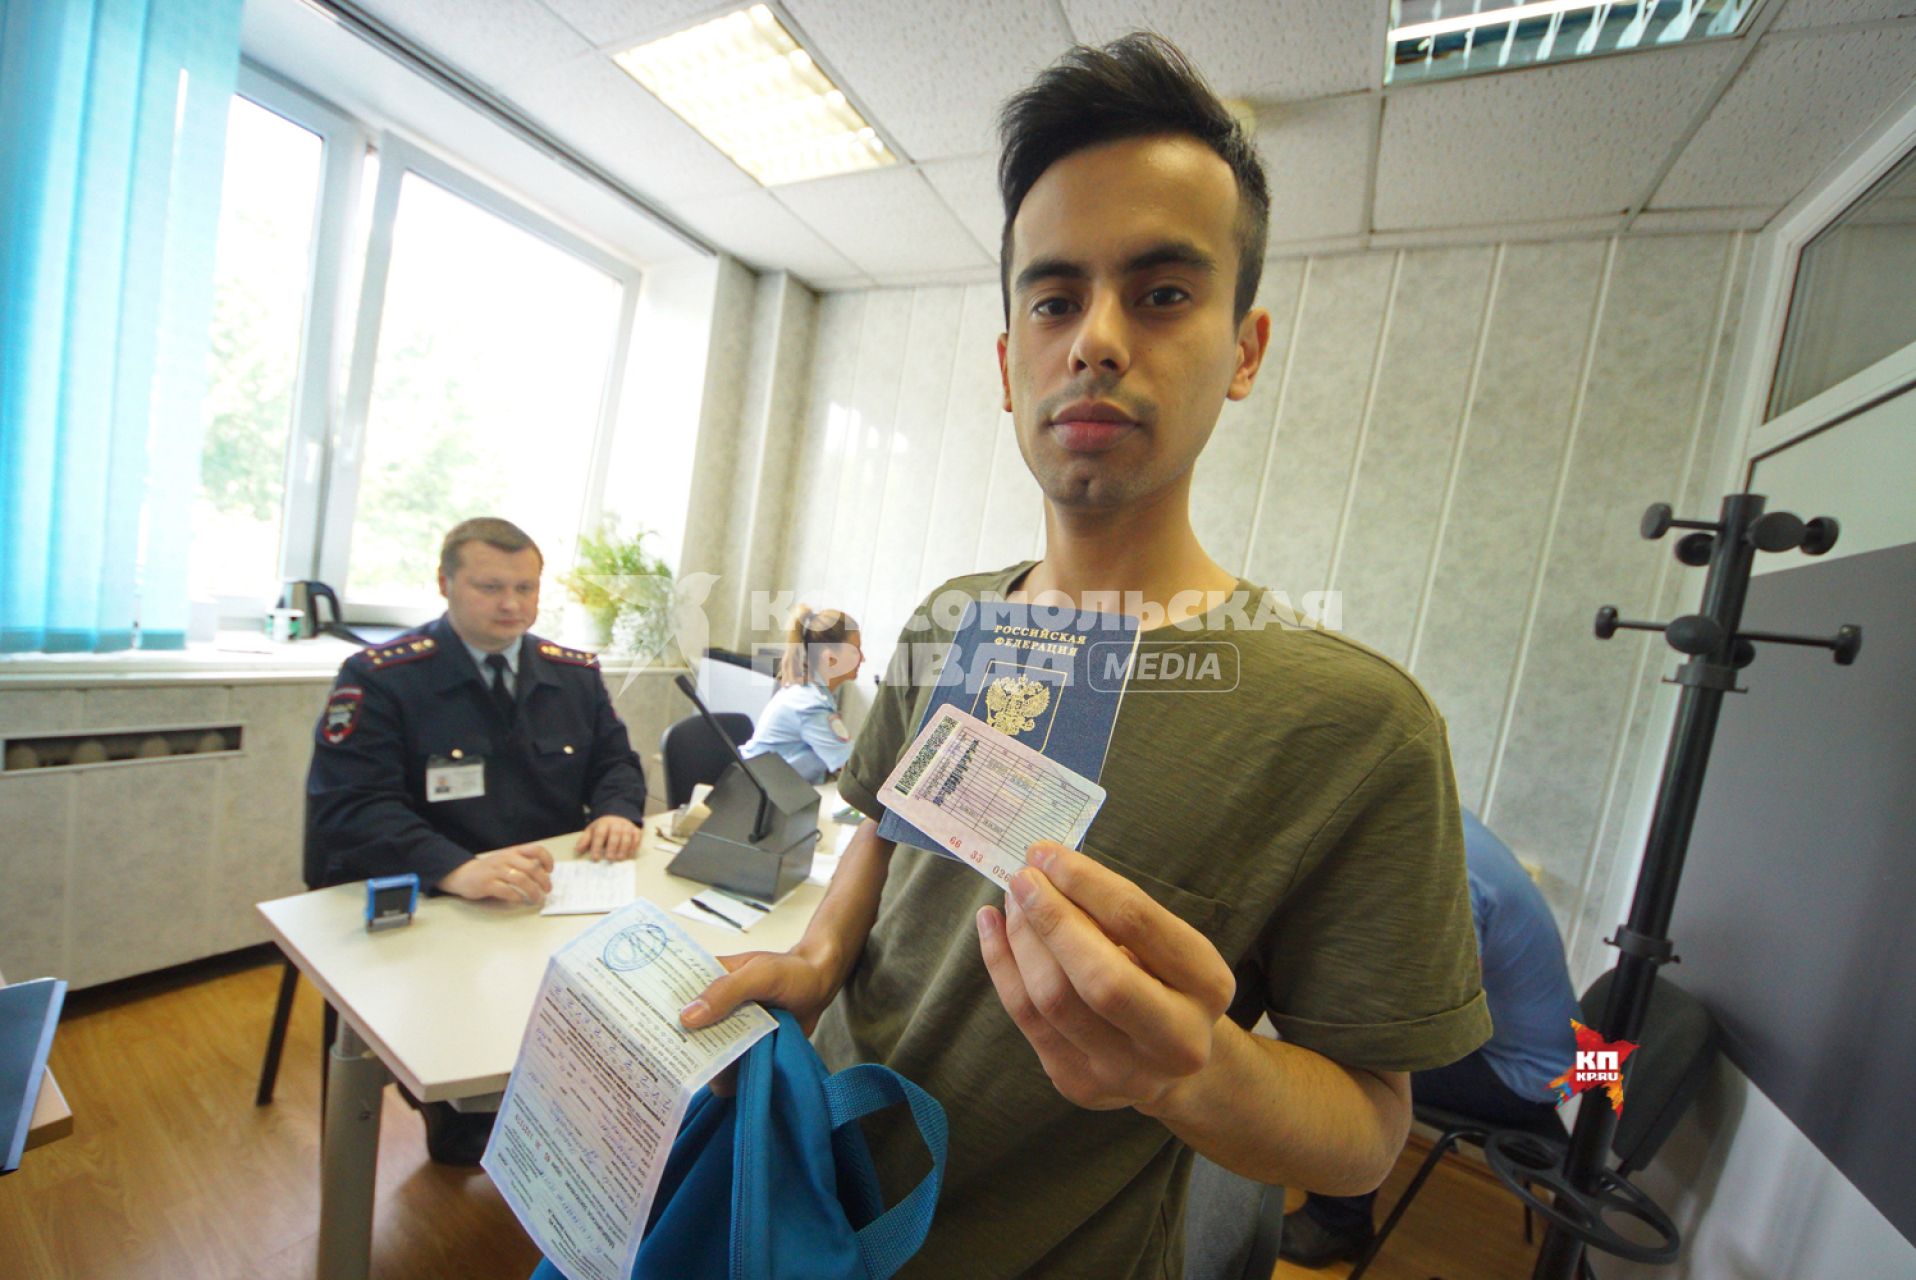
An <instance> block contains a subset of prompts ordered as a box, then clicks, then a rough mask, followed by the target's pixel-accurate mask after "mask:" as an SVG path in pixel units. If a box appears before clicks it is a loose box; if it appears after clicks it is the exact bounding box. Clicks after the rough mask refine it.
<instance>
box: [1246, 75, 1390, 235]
mask: <svg viewBox="0 0 1916 1280" xmlns="http://www.w3.org/2000/svg"><path fill="white" fill-rule="evenodd" d="M1378 102H1379V100H1378V99H1377V98H1375V97H1372V96H1369V95H1361V96H1356V97H1349V98H1338V99H1333V100H1331V101H1327V102H1308V103H1295V104H1289V105H1284V106H1279V107H1275V108H1271V109H1269V110H1267V111H1263V112H1260V113H1259V117H1258V129H1257V149H1258V152H1259V154H1260V155H1262V156H1263V157H1264V172H1265V177H1266V179H1267V180H1268V181H1269V183H1270V188H1271V243H1272V244H1273V245H1280V244H1286V243H1289V242H1292V241H1297V240H1322V239H1326V238H1329V237H1335V236H1346V235H1356V234H1359V233H1361V232H1362V231H1364V230H1365V229H1366V228H1365V226H1364V221H1365V209H1364V184H1365V181H1366V178H1367V177H1368V174H1369V170H1370V155H1371V144H1372V135H1373V132H1374V130H1375V128H1376V120H1377V108H1378Z"/></svg>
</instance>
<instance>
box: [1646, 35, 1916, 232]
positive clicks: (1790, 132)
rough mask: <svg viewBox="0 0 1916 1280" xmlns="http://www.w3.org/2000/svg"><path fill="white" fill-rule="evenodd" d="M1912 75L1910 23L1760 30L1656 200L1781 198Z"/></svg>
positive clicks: (1914, 52)
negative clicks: (1817, 30)
mask: <svg viewBox="0 0 1916 1280" xmlns="http://www.w3.org/2000/svg"><path fill="white" fill-rule="evenodd" d="M1912 78H1916V25H1910V26H1902V27H1878V28H1872V29H1867V30H1860V31H1859V30H1850V31H1837V32H1832V33H1830V34H1828V35H1819V34H1814V33H1809V34H1804V35H1791V36H1785V37H1778V36H1774V35H1772V36H1769V37H1766V38H1765V39H1764V40H1763V42H1762V43H1761V44H1759V45H1758V46H1757V48H1756V53H1755V54H1754V55H1753V56H1752V57H1751V58H1750V61H1749V63H1748V64H1747V65H1746V66H1745V67H1744V68H1743V71H1742V73H1741V74H1739V75H1738V76H1737V78H1736V82H1735V83H1734V84H1732V85H1731V86H1730V89H1729V92H1728V93H1726V94H1724V95H1723V99H1722V101H1720V102H1718V103H1717V105H1716V108H1715V110H1713V111H1711V112H1710V115H1709V118H1708V119H1707V120H1705V121H1704V122H1703V127H1702V128H1701V129H1699V130H1697V134H1696V136H1695V137H1694V138H1692V139H1691V140H1690V145H1689V146H1687V147H1685V148H1684V149H1683V154H1682V155H1681V156H1679V157H1678V158H1677V162H1676V165H1675V166H1674V167H1673V168H1672V169H1671V170H1670V174H1669V176H1668V177H1667V178H1665V179H1664V180H1663V185H1662V186H1660V187H1659V188H1658V189H1657V192H1656V195H1655V197H1654V198H1653V199H1652V200H1651V202H1650V203H1651V205H1652V206H1653V207H1656V208H1683V207H1688V206H1696V205H1703V206H1723V205H1757V204H1771V205H1776V206H1779V207H1780V206H1781V205H1784V204H1787V203H1788V202H1789V201H1790V200H1791V199H1792V198H1794V197H1795V195H1796V193H1797V192H1799V191H1801V190H1802V189H1803V188H1804V187H1805V186H1807V185H1808V184H1809V183H1810V181H1811V180H1812V179H1814V178H1815V177H1816V176H1817V174H1819V173H1821V172H1822V171H1823V169H1824V167H1825V166H1827V165H1828V164H1830V162H1831V161H1833V160H1834V159H1835V158H1836V156H1837V155H1838V154H1839V153H1841V152H1842V151H1843V149H1844V148H1845V147H1847V146H1849V145H1850V144H1851V143H1852V142H1854V141H1855V140H1856V139H1857V137H1858V136H1859V135H1861V133H1862V132H1863V130H1864V129H1865V128H1867V127H1868V125H1869V124H1870V122H1871V121H1872V120H1874V119H1875V118H1876V117H1877V115H1878V114H1879V113H1880V112H1881V111H1882V110H1883V109H1884V108H1885V107H1887V106H1889V105H1890V103H1892V102H1893V101H1895V100H1896V98H1897V97H1898V96H1899V95H1901V94H1902V93H1904V92H1905V91H1906V90H1907V89H1908V87H1909V85H1910V82H1911V80H1912Z"/></svg>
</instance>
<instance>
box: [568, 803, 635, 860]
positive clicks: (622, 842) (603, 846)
mask: <svg viewBox="0 0 1916 1280" xmlns="http://www.w3.org/2000/svg"><path fill="white" fill-rule="evenodd" d="M644 835H645V832H644V829H643V828H642V827H640V826H639V824H638V823H636V822H634V821H632V819H630V818H621V817H620V816H619V815H618V814H616V813H608V814H606V815H605V816H604V817H603V818H594V819H593V820H592V821H591V822H590V823H589V824H588V825H587V826H586V829H585V830H584V831H582V832H580V833H579V843H578V844H576V845H574V846H573V849H574V850H575V851H577V852H579V853H582V854H584V855H585V856H586V857H588V858H590V859H591V860H592V861H594V862H598V861H601V860H603V861H606V862H619V861H623V860H624V859H626V858H630V857H632V856H634V855H635V854H637V853H638V851H639V841H640V840H642V839H643V838H644Z"/></svg>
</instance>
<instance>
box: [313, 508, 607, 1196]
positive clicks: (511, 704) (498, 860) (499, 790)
mask: <svg viewBox="0 0 1916 1280" xmlns="http://www.w3.org/2000/svg"><path fill="white" fill-rule="evenodd" d="M544 567H545V561H544V557H542V556H541V555H540V554H539V548H538V547H537V546H535V545H534V544H533V541H532V539H531V538H529V537H527V536H526V534H525V533H524V531H523V530H521V529H519V528H518V527H517V526H516V525H513V524H511V523H509V522H507V521H505V520H498V519H492V518H483V517H482V518H479V519H474V520H467V521H464V522H462V523H460V524H459V525H457V526H455V527H454V528H453V530H452V531H451V532H450V533H448V534H447V535H446V538H445V542H444V543H443V544H442V545H441V547H440V552H439V593H440V594H441V595H443V596H444V597H445V598H446V612H445V613H444V615H442V616H441V617H439V618H437V619H435V620H434V621H432V622H429V623H427V624H426V625H425V626H424V627H422V628H420V629H419V630H418V631H415V632H412V633H409V634H407V635H404V636H401V637H400V638H399V639H397V640H394V641H391V642H390V643H388V644H384V645H379V646H376V647H374V648H370V649H365V650H362V651H361V652H359V653H356V654H354V655H353V656H352V657H350V658H348V659H346V661H345V662H344V663H343V664H342V665H341V666H340V669H339V677H338V679H337V680H335V681H334V682H333V690H332V694H331V696H330V697H329V698H328V699H327V703H326V710H325V711H324V713H322V714H321V716H320V719H319V725H318V727H317V730H316V731H315V736H314V746H313V763H312V767H311V769H310V770H309V772H308V773H307V775H306V867H305V871H306V882H307V883H308V884H309V885H313V886H320V885H330V884H340V883H344V882H346V881H350V880H363V879H366V878H368V877H372V876H382V875H398V874H401V873H404V872H408V871H411V872H415V873H417V874H418V876H419V881H420V884H421V885H422V886H424V887H426V888H429V889H435V888H436V889H438V890H440V891H441V892H443V893H451V894H457V895H459V896H460V897H463V898H500V899H504V900H505V901H507V902H513V903H524V904H526V905H528V906H534V905H537V904H538V903H539V902H540V901H542V900H543V899H544V897H545V895H546V894H547V893H548V892H549V891H550V890H551V888H552V880H551V870H552V855H551V854H549V853H548V852H547V851H546V850H545V849H544V848H542V847H540V846H539V845H537V844H531V843H528V842H530V841H535V840H542V839H545V838H547V837H550V836H554V835H560V834H563V833H565V832H568V831H577V830H579V829H580V828H581V827H583V828H584V829H585V830H584V834H583V835H582V836H581V837H580V838H579V841H578V844H577V848H578V850H579V852H581V853H583V854H585V855H586V856H587V857H593V858H601V857H603V858H629V857H631V856H633V855H634V854H635V853H637V852H638V848H639V839H640V824H641V823H642V822H643V821H644V818H645V775H644V773H643V772H642V771H641V769H640V766H639V758H638V756H637V755H635V754H634V753H633V751H632V745H631V743H630V742H629V741H628V740H627V738H626V733H625V725H624V724H623V723H621V722H620V720H619V717H618V713H617V712H615V711H614V710H613V709H612V699H611V697H610V695H608V694H607V692H606V688H605V682H604V680H602V679H601V678H600V675H599V669H598V666H599V664H598V660H597V659H596V658H594V657H593V656H592V655H591V654H589V653H580V652H578V651H576V650H572V649H566V648H561V647H560V646H559V645H556V644H553V643H551V642H550V641H546V640H541V639H539V638H538V637H537V636H533V635H530V634H528V633H527V628H529V627H530V626H531V625H532V622H533V619H534V618H536V617H537V616H538V612H539V576H540V574H541V572H542V571H543V570H544ZM508 846H510V847H508ZM486 849H497V850H500V852H497V853H494V854H491V855H489V856H487V857H483V858H481V857H475V856H474V855H475V854H477V853H478V852H480V851H482V850H486ZM432 1107H433V1108H438V1109H439V1110H438V1112H435V1111H433V1110H431V1109H428V1112H427V1125H426V1131H427V1143H428V1147H429V1148H430V1149H431V1151H432V1155H433V1158H434V1159H435V1160H439V1161H441V1162H442V1163H452V1164H477V1163H478V1157H479V1153H480V1151H481V1150H483V1148H484V1144H485V1130H486V1129H487V1128H489V1126H490V1120H491V1117H490V1116H484V1115H480V1116H474V1117H466V1116H460V1115H458V1113H454V1112H452V1111H451V1109H450V1108H449V1107H447V1106H446V1104H444V1103H434V1104H432ZM442 1113H443V1114H442ZM435 1115H438V1116H439V1122H438V1123H436V1122H435ZM454 1117H456V1118H454Z"/></svg>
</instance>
